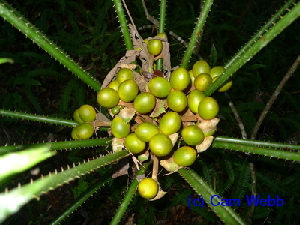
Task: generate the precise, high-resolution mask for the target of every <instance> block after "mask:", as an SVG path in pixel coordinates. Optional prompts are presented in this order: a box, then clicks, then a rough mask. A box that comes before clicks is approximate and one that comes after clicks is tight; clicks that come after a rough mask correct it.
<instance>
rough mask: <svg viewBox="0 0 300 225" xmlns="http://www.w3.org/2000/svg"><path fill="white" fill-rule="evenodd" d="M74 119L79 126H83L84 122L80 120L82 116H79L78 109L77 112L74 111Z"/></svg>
mask: <svg viewBox="0 0 300 225" xmlns="http://www.w3.org/2000/svg"><path fill="white" fill-rule="evenodd" d="M73 118H74V120H75V121H76V122H78V123H79V124H82V123H84V121H83V120H82V119H81V118H80V116H79V110H78V109H76V110H75V111H74V113H73Z"/></svg>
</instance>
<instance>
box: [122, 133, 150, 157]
mask: <svg viewBox="0 0 300 225" xmlns="http://www.w3.org/2000/svg"><path fill="white" fill-rule="evenodd" d="M124 145H125V147H126V148H127V150H128V151H130V152H131V153H133V154H139V153H141V152H142V151H144V150H145V146H146V144H145V142H143V141H141V140H140V139H139V138H138V137H137V136H136V134H135V133H131V134H129V135H128V136H127V137H126V138H125V141H124Z"/></svg>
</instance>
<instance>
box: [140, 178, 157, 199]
mask: <svg viewBox="0 0 300 225" xmlns="http://www.w3.org/2000/svg"><path fill="white" fill-rule="evenodd" d="M138 191H139V194H140V195H141V196H142V197H143V198H145V199H152V198H154V197H155V196H156V195H157V192H158V184H157V182H156V181H155V180H154V179H152V178H144V179H142V180H141V181H140V182H139V185H138Z"/></svg>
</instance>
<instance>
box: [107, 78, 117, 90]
mask: <svg viewBox="0 0 300 225" xmlns="http://www.w3.org/2000/svg"><path fill="white" fill-rule="evenodd" d="M119 84H120V83H119V81H118V80H113V81H112V82H110V83H109V85H108V86H107V87H108V88H112V89H114V90H115V91H118V88H119Z"/></svg>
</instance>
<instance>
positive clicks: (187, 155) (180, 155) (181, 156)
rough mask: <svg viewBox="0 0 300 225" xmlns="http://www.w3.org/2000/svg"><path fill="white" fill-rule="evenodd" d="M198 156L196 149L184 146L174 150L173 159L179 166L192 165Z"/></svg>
mask: <svg viewBox="0 0 300 225" xmlns="http://www.w3.org/2000/svg"><path fill="white" fill-rule="evenodd" d="M196 158H197V152H196V150H195V149H193V148H191V147H189V146H183V147H181V148H179V149H177V150H176V151H175V152H174V155H173V159H174V162H175V163H176V164H177V165H178V166H190V165H192V164H193V163H194V162H195V161H196Z"/></svg>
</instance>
